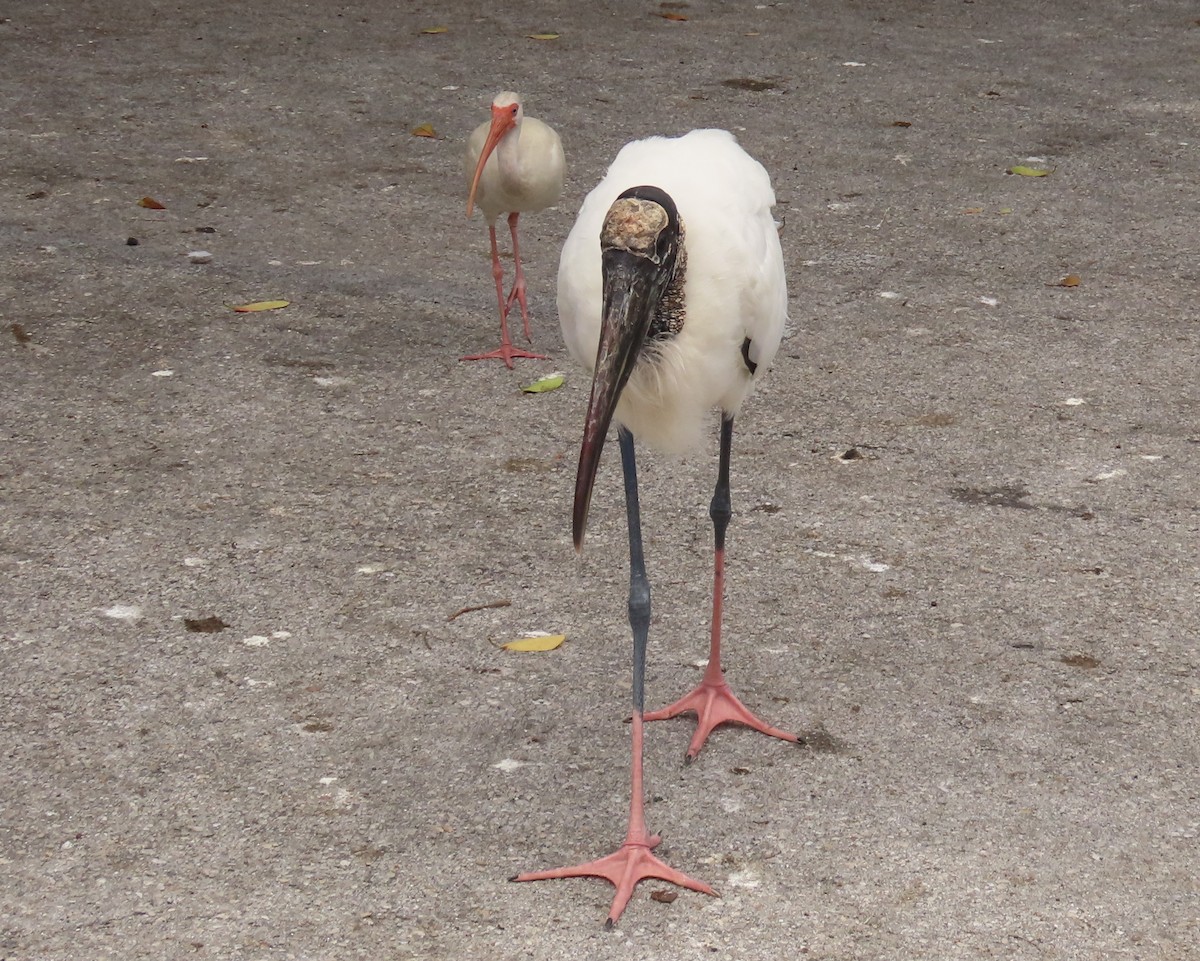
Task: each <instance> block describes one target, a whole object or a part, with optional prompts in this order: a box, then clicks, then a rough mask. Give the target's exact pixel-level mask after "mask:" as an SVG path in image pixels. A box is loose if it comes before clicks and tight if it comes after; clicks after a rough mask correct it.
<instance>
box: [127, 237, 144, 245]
mask: <svg viewBox="0 0 1200 961" xmlns="http://www.w3.org/2000/svg"><path fill="white" fill-rule="evenodd" d="M140 243H141V241H140V240H138V239H137V237H127V238H126V239H125V246H126V247H136V246H137V245H138V244H140Z"/></svg>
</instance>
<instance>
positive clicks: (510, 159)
mask: <svg viewBox="0 0 1200 961" xmlns="http://www.w3.org/2000/svg"><path fill="white" fill-rule="evenodd" d="M466 159H467V180H468V181H469V182H470V184H471V188H470V193H469V194H468V196H467V216H468V217H470V216H471V214H472V213H473V212H474V210H475V202H476V201H477V200H478V202H479V206H480V209H482V210H483V215H484V217H486V218H487V222H488V233H489V235H490V236H491V239H492V277H494V278H495V280H496V299H497V300H498V301H499V304H500V346H499V347H498V348H497V349H496V350H493V351H490V352H488V353H486V354H472V355H470V356H467V357H463V358H462V359H463V360H493V359H495V360H503V361H504V363H505V364H507V365H508V366H509V367H512V365H513V363H512V362H513V358H514V357H534V358H538V359H543V358H544V355H543V354H534V353H530V352H529V351H527V350H521V349H519V348H516V347H513V345H512V341H511V340H510V339H509V336H508V313H509V311H510V310H512V305H513V301H514V300H515V301H516V302H517V303H518V304H520V305H521V318H522V320H523V321H524V324H525V339H526V340H527V341H528V340H532V338H531V337H530V335H529V304H528V302H527V301H526V299H525V271H524V270H522V268H521V251H520V248H519V247H518V246H517V220H518V219H519V218H520V216H521V214H522V213H525V212H526V211H531V210H543V209H545V208H546V207H549V206H550V205H551V204H555V203H557V202H558V198H559V197H560V196H561V195H562V187H563V175H564V173H565V172H566V160H565V159H564V158H563V149H562V142H561V141H560V140H559V139H558V134H556V133H555V132H554V130H553V129H552V128H551V127H548V126H547V125H546V124H544V123H542V122H541V121H540V120H536V119H534V118H533V117H526V116H525V112H524V110H523V108H522V107H521V98H520V97H519V96H517V95H516V94H515V93H513V92H512V91H508V90H506V91H504V92H503V93H498V94H496V96H495V99H493V100H492V119H491V120H490V121H489V122H488V123H481V124H480V125H479V126H478V127H476V128H475V130H474V132H473V133H472V134H471V138H470V140H468V141H467V158H466ZM505 212H507V213H508V229H509V231H510V232H511V233H512V245H513V260H514V261H515V262H516V278H515V279H514V281H513V285H512V290H510V291H509V294H508V297H507V298H506V297H505V296H504V270H503V269H502V268H501V266H500V250H499V248H498V247H497V244H496V218H497V217H499V216H500V215H501V214H502V213H505Z"/></svg>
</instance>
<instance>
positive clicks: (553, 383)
mask: <svg viewBox="0 0 1200 961" xmlns="http://www.w3.org/2000/svg"><path fill="white" fill-rule="evenodd" d="M565 380H566V378H565V377H563V375H562V374H547V375H546V376H545V377H539V378H538V379H537V380H535V381H534V382H533V383H532V384H526V385H525V386H524V387H522V388H521V390H523V391H525V393H527V394H544V393H546V392H547V391H551V390H558V388H560V387H561V386H562V385H563V381H565Z"/></svg>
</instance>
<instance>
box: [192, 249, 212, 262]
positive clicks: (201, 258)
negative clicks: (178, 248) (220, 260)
mask: <svg viewBox="0 0 1200 961" xmlns="http://www.w3.org/2000/svg"><path fill="white" fill-rule="evenodd" d="M188 260H189V261H191V262H192V263H193V264H207V263H210V262H211V261H212V254H210V253H209V252H208V251H207V250H192V251H189V253H188Z"/></svg>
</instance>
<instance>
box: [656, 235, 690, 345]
mask: <svg viewBox="0 0 1200 961" xmlns="http://www.w3.org/2000/svg"><path fill="white" fill-rule="evenodd" d="M686 279H687V241H686V238H685V237H684V234H683V224H682V223H680V225H679V252H678V253H677V254H676V255H675V273H674V274H672V275H671V279H670V281H669V282H668V283H667V289H666V290H664V291H663V295H662V299H661V300H660V301H659V302H658V310H656V311H655V312H654V319H653V320H652V321H651V322H650V332H649V334H648V335H647V337H648V338H649V339H650V340H664V339H666V338H668V337H674V336H675V335H676V334H678V333H679V332H680V331H681V330H683V322H684V319H685V317H686V314H687V309H686V308H687V304H686V301H685V300H684V296H683V285H684V281H685V280H686Z"/></svg>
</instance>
